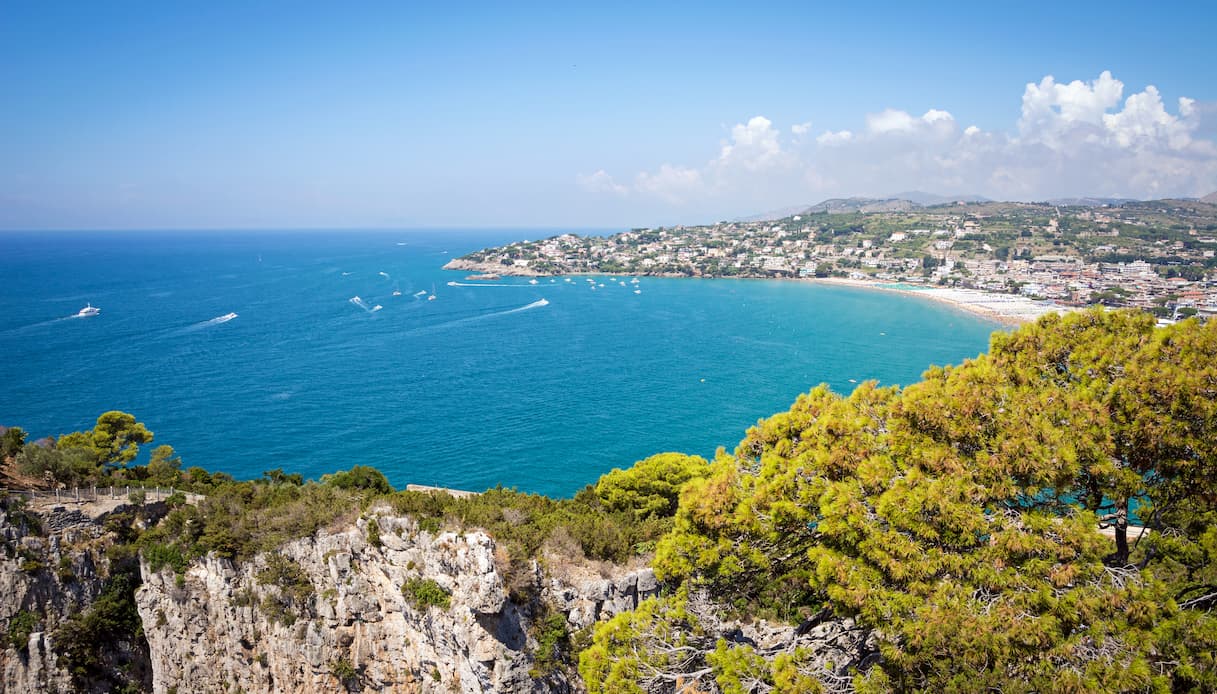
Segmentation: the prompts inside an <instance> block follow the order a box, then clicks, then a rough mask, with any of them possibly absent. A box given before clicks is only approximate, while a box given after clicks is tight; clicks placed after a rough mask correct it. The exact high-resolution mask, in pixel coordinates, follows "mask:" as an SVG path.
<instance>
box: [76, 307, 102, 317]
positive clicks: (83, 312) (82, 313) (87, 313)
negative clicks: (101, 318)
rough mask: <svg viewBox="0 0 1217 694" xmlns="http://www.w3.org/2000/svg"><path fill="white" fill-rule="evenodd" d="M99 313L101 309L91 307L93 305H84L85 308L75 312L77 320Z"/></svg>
mask: <svg viewBox="0 0 1217 694" xmlns="http://www.w3.org/2000/svg"><path fill="white" fill-rule="evenodd" d="M99 313H101V309H99V308H97V307H95V306H93V304H85V307H84V308H82V309H80V310H79V311H77V312H76V317H77V318H88V317H89V316H96V315H97V314H99Z"/></svg>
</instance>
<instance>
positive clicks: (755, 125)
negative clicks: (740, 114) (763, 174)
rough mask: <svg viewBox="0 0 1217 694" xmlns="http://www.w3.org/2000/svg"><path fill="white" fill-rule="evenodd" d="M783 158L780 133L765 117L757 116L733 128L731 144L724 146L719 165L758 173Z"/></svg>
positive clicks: (719, 157)
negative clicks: (779, 140)
mask: <svg viewBox="0 0 1217 694" xmlns="http://www.w3.org/2000/svg"><path fill="white" fill-rule="evenodd" d="M781 156H782V146H781V145H780V144H778V131H777V130H775V129H774V127H773V123H772V122H770V120H769V119H768V118H765V117H764V116H755V117H753V118H752V119H750V120H749V121H748V122H747V123H741V124H739V125H736V126H735V127H733V128H731V142H729V143H726V144H724V145H723V146H722V150H721V151H720V152H719V155H718V163H719V164H720V165H723V166H736V165H738V166H742V167H743V168H745V169H747V170H748V171H758V170H760V169H764V168H768V167H769V166H771V165H773V164H775V163H777V161H778V160H779V158H780V157H781Z"/></svg>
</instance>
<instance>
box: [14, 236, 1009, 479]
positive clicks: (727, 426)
mask: <svg viewBox="0 0 1217 694" xmlns="http://www.w3.org/2000/svg"><path fill="white" fill-rule="evenodd" d="M544 235H548V234H547V233H546V232H533V231H521V230H511V231H477V232H465V231H461V232H457V231H443V232H438V231H431V232H424V231H411V232H328V233H321V232H310V233H301V232H293V233H286V232H285V233H273V232H259V233H233V232H222V233H221V232H215V233H182V232H173V233H159V234H152V233H121V234H120V233H94V234H64V233H56V234H41V235H32V234H11V233H10V234H0V363H3V364H4V365H5V368H4V370H3V374H2V375H0V424H8V425H19V426H22V427H24V428H25V429H27V430H28V431H29V432H30V433H31V434H32V435H33V436H43V435H52V434H58V433H62V432H65V431H71V430H76V429H81V428H87V427H89V426H91V425H92V423H93V420H94V419H96V417H97V415H98V414H100V413H101V412H103V411H105V410H110V409H120V410H125V411H129V412H132V413H134V414H136V416H137V417H139V418H140V419H141V420H142V421H144V422H145V423H146V424H147V425H148V427H149V428H150V429H151V430H153V431H154V432H155V433H156V441H155V443H158V444H159V443H168V444H171V445H172V446H174V448H176V449H177V451H178V453H179V454H180V455H181V456H182V459H183V462H184V464H185V465H187V466H190V465H201V466H203V467H206V468H208V469H211V470H222V471H225V472H229V473H231V474H233V475H235V476H237V477H240V478H247V477H257V476H258V475H260V474H261V473H262V471H264V470H269V469H272V468H284V469H286V470H288V471H292V472H302V473H304V475H305V476H306V477H313V478H316V477H319V476H320V475H322V474H324V473H326V472H331V471H334V470H338V469H345V468H348V467H350V466H352V465H355V464H361V465H372V466H375V467H377V468H379V469H381V470H382V471H384V472H385V473H386V474H387V475H388V477H389V479H390V481H391V482H392V483H393V484H394V485H396V486H399V487H400V486H404V485H405V484H406V483H410V482H413V483H419V484H431V485H442V486H449V487H456V488H462V489H475V490H476V489H485V488H487V487H491V486H494V485H496V484H502V485H504V486H509V487H512V486H514V487H518V488H520V489H523V490H527V491H533V492H541V493H546V494H552V495H561V496H567V495H570V494H573V493H574V492H575V491H576V490H578V489H579V488H580V487H582V486H583V485H585V484H587V483H589V482H593V481H595V479H596V478H597V477H598V476H599V475H601V474H602V473H604V472H606V471H608V470H610V469H611V468H613V467H624V466H628V465H630V464H631V463H633V462H634V461H635V460H638V459H640V458H643V457H645V456H647V455H650V454H652V453H657V452H661V451H668V450H676V451H684V452H688V453H697V454H701V455H705V456H709V455H711V454H712V453H713V451H714V449H715V448H716V447H718V446H725V447H727V448H728V449H732V448H733V447H734V446H735V445H736V443H738V441H739V440H740V438H741V437H742V436H743V433H744V431H745V430H746V429H747V427H748V426H750V425H752V424H754V423H755V422H756V420H757V419H758V418H761V417H765V416H768V415H770V414H772V413H774V412H777V411H779V410H783V409H786V408H788V407H789V406H790V404H791V403H792V402H793V401H794V399H795V397H797V396H798V394H799V393H800V392H804V391H806V390H808V389H810V388H811V387H813V386H814V385H816V384H817V383H820V382H827V383H829V384H830V385H831V386H832V387H833V389H834V390H837V391H838V392H848V391H849V390H850V389H852V387H853V385H854V383H855V382H859V381H862V380H865V379H878V380H879V381H880V382H882V383H884V384H891V383H909V382H911V381H914V380H916V379H917V378H918V377H919V375H920V374H921V372H922V371H923V370H925V368H926V367H928V366H929V365H930V364H944V363H955V362H959V361H960V360H962V359H964V358H967V357H971V356H974V355H976V354H977V353H978V352H981V351H983V350H984V349H985V346H986V344H987V338H988V334H989V333H990V331H992V330H994V329H997V327H998V326H996V325H995V324H993V323H990V322H988V321H984V320H981V319H979V318H976V317H974V316H970V315H967V314H963V313H960V312H958V311H956V310H953V309H951V308H949V307H945V306H942V305H939V304H936V303H934V302H931V301H926V300H922V299H917V298H910V297H907V296H902V295H898V294H894V293H886V292H880V291H872V290H861V289H851V288H841V287H828V286H820V285H812V284H808V283H799V282H783V281H749V280H684V279H650V278H645V277H644V278H639V282H638V283H637V284H634V283H632V282H631V281H630V280H631V279H632V278H631V277H629V276H620V277H618V276H612V275H598V276H596V277H595V282H594V283H592V282H588V281H587V279H588V278H585V277H572V278H561V277H559V278H552V280H551V278H543V279H541V280H540V281H539V282H538V283H537V284H530V283H528V281H527V280H525V279H519V278H504V279H502V280H498V281H493V282H481V283H479V282H470V281H466V280H465V279H464V278H465V275H466V274H467V273H459V272H446V271H443V270H441V269H440V268H441V266H442V265H443V264H444V263H445V262H446V261H447V260H448V259H449V258H452V257H454V256H457V255H460V254H462V253H465V252H468V251H471V250H475V249H478V248H482V247H485V246H488V245H496V244H499V243H504V242H508V241H513V240H519V239H521V238H539V237H541V236H544ZM567 279H569V280H570V281H567ZM449 282H453V283H455V284H454V286H449V284H448V283H449ZM593 287H594V288H593ZM635 290H637V292H636V291H635ZM395 292H397V293H396V294H395ZM432 295H434V296H435V299H434V300H430V299H429V297H430V296H432ZM86 303H91V304H92V305H93V306H96V307H98V308H100V309H101V313H100V314H99V315H97V316H93V317H86V318H74V317H71V316H73V315H74V314H76V313H77V311H79V310H80V309H81V308H83V307H84V306H85V305H86Z"/></svg>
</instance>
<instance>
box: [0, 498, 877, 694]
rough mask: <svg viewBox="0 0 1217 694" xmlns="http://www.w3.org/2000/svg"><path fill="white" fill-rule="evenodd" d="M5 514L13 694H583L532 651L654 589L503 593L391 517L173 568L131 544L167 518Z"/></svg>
mask: <svg viewBox="0 0 1217 694" xmlns="http://www.w3.org/2000/svg"><path fill="white" fill-rule="evenodd" d="M5 508H6V509H7V510H5V511H4V512H3V513H0V538H2V539H3V541H4V547H5V548H6V551H5V552H4V554H3V556H0V625H3V627H4V628H5V629H6V632H5V634H6V635H7V638H6V639H5V640H4V642H3V643H4V645H3V649H2V650H0V668H2V671H3V691H8V692H27V691H28V692H69V691H72V692H77V691H86V692H103V691H123V690H125V691H154V692H157V693H158V694H160V693H164V694H168V693H170V692H217V693H219V692H232V691H241V692H247V693H254V692H316V691H384V692H463V693H468V694H474V693H482V692H578V691H582V690H583V685H582V682H581V681H580V680H579V678H578V676H577V674H576V673H575V670H574V667H573V661H572V660H571V659H570V657H569V653H568V654H567V655H566V656H565V657H561V656H559V657H554V654H553V653H546V652H545V651H546V649H549V648H552V646H553V630H554V629H555V626H554V625H555V624H557V627H556V628H557V630H558V631H559V632H561V634H562V636H563V637H564V638H569V637H570V636H571V635H575V634H579V633H580V632H582V633H584V634H586V633H587V631H586V630H588V629H590V627H592V626H593V625H594V624H595V623H597V622H598V621H601V620H604V619H608V618H610V617H612V616H613V615H616V614H620V613H622V612H624V611H628V610H632V609H634V608H635V607H637V606H638V603H639V602H640V601H641V600H643V599H646V598H648V597H651V596H654V595H657V594H658V593H659V585H658V583H657V582H656V580H655V576H654V573H653V572H652V571H651V570H650V569H648V568H636V569H634V570H627V569H626V568H624V567H617V566H612V565H605V564H594V563H591V562H588V563H586V564H571V563H559V562H558V561H557V560H556V559H554V558H553V557H546V558H541V559H539V560H538V561H536V562H534V563H533V564H532V570H531V574H530V575H527V576H524V577H522V578H520V577H516V578H515V579H513V586H512V590H511V591H510V594H509V590H508V587H507V585H506V583H505V580H504V576H503V574H502V573H501V571H500V568H499V567H500V565H501V562H500V561H498V560H496V546H495V542H494V540H493V539H492V538H490V537H489V536H488V535H487V534H485V533H483V532H481V531H468V532H463V533H458V532H439V531H436V532H429V531H427V530H424V529H421V528H420V527H419V524H418V523H416V522H415V521H414V520H413V519H412V518H410V517H406V516H400V515H395V514H394V513H393V512H392V511H390V510H389V509H388V508H387V507H380V508H374V509H372V510H370V511H368V512H366V513H365V514H364V515H363V516H362V517H361V518H359V519H358V520H356V521H355V522H354V523H346V524H345V525H343V526H341V527H336V528H331V529H328V530H322V531H320V532H317V533H315V534H313V535H312V536H310V537H306V538H302V539H298V540H295V541H292V542H289V543H287V544H286V545H283V546H281V547H279V548H278V549H277V550H275V551H273V552H266V553H263V554H259V555H256V556H254V557H252V558H250V559H247V560H245V561H242V562H240V563H234V562H232V561H230V560H227V559H222V558H218V557H216V556H215V555H210V556H208V557H206V558H204V559H202V560H200V561H196V562H193V563H191V564H188V565H186V566H185V570H184V571H183V572H182V573H176V572H175V571H174V569H173V568H171V567H170V566H164V567H159V568H157V569H155V570H154V568H153V566H152V565H151V564H150V563H149V560H148V559H147V558H143V557H140V556H139V555H138V554H136V552H135V545H134V544H132V540H133V538H134V537H135V535H134V534H133V533H132V529H138V528H139V527H141V526H145V527H146V526H148V525H150V524H152V523H155V522H156V521H157V519H158V518H159V517H160V516H161V515H163V513H164V509H163V507H161V508H158V507H156V506H143V507H127V506H121V505H120V506H118V507H117V508H114V507H111V508H109V509H107V510H105V511H103V512H96V509H94V510H93V511H94V512H91V513H90V512H86V513H82V512H81V511H80V510H68V509H65V508H63V507H55V506H52V505H47V506H43V507H41V508H26V506H25V504H22V503H17V504H15V505H14V504H11V503H10V504H7V505H5ZM86 510H87V509H86ZM137 584H138V587H137ZM697 604H699V605H700V608H698V609H699V620H700V621H701V623H702V624H703V625H704V626H705V634H704V636H705V638H706V648H708V649H713V647H714V642H715V641H716V640H718V639H725V640H726V641H728V642H733V643H740V644H746V645H751V646H753V647H754V648H756V649H757V651H758V652H759V653H762V654H768V655H769V656H772V655H774V654H777V653H784V652H785V653H788V652H791V651H792V650H793V649H795V648H800V647H807V648H812V649H814V650H815V651H817V653H819V654H820V655H821V656H822V657H821V658H820V660H819V661H817V662H820V663H821V665H819V667H821V668H830V669H832V670H836V671H838V673H839V676H841V677H845V676H846V672H845V669H846V668H847V667H848V665H856V664H857V663H859V662H860V660H859V658H860V655H861V654H864V653H867V652H870V651H873V644H870V643H864V642H866V641H868V637H869V635H868V634H867V633H866V632H863V631H860V630H857V629H854V628H853V627H852V624H849V623H848V622H847V621H846V622H835V621H814V622H813V621H809V622H808V623H806V624H804V625H803V627H801V628H797V629H796V628H795V627H770V626H768V625H766V624H765V623H764V622H757V623H752V624H740V623H739V622H733V623H722V622H719V621H718V619H717V617H715V616H714V615H715V613H716V611H717V608H716V607H715V606H714V604H713V602H712V601H711V600H709V599H708V598H706V597H705V596H701V599H699V601H698V603H697ZM555 620H556V621H555ZM707 685H708V686H709V689H708V691H715V689H714V687H713V685H712V684H710V683H707Z"/></svg>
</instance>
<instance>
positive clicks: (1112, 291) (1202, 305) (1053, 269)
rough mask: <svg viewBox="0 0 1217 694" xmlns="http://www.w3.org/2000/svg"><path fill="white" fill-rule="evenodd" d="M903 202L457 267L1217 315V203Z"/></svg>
mask: <svg viewBox="0 0 1217 694" xmlns="http://www.w3.org/2000/svg"><path fill="white" fill-rule="evenodd" d="M900 202H901V203H904V204H899V205H894V204H892V201H870V200H855V199H850V200H835V201H826V202H825V203H820V204H819V205H816V206H814V207H811V208H809V209H808V210H807V211H805V212H804V213H802V214H795V215H791V216H788V217H784V218H781V219H776V220H763V221H748V222H742V221H741V222H719V223H717V224H711V225H701V226H673V227H657V228H639V229H632V230H630V231H628V232H622V233H618V234H613V235H611V236H580V235H576V234H569V233H568V234H561V235H558V236H554V237H551V238H547V239H544V240H539V241H521V242H517V243H513V244H510V245H507V246H503V247H499V248H491V249H485V250H482V251H478V252H476V253H471V254H469V255H466V256H464V257H462V258H459V259H456V260H454V261H452V262H451V263H449V265H448V266H447V267H449V269H461V270H473V271H479V272H492V273H496V274H505V275H525V276H535V275H565V274H586V273H605V274H608V273H612V274H624V275H634V276H665V277H741V278H821V279H828V278H841V279H851V280H855V281H869V282H875V283H881V284H888V285H902V286H911V287H916V286H926V287H952V288H958V289H972V290H979V291H984V292H990V293H999V294H1009V295H1018V296H1021V297H1027V298H1031V299H1039V300H1047V301H1051V302H1053V303H1055V304H1058V305H1061V306H1085V305H1091V304H1104V305H1107V306H1129V307H1137V308H1142V309H1145V310H1147V311H1150V312H1153V313H1154V314H1156V315H1157V316H1158V317H1159V318H1161V319H1163V320H1173V319H1178V318H1181V317H1187V316H1192V315H1201V316H1211V315H1214V314H1217V257H1215V255H1217V205H1213V204H1210V203H1206V202H1200V201H1191V200H1161V201H1151V202H1132V201H1125V202H1116V203H1112V204H1098V205H1078V204H1074V205H1065V204H1050V203H991V202H981V203H956V204H950V205H937V206H933V207H920V206H918V205H916V204H914V203H907V202H906V201H900Z"/></svg>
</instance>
